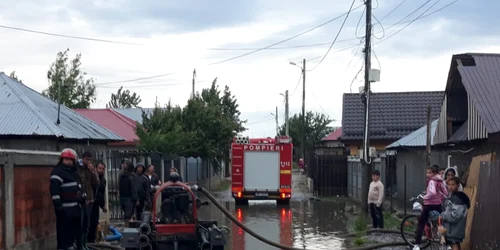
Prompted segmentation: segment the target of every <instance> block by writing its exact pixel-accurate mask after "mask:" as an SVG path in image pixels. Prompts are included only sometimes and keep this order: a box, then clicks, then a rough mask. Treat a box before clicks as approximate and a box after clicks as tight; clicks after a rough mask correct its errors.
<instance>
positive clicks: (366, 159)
mask: <svg viewBox="0 0 500 250" xmlns="http://www.w3.org/2000/svg"><path fill="white" fill-rule="evenodd" d="M365 4H366V33H365V51H364V52H365V88H364V93H363V94H362V98H363V101H364V105H365V128H364V141H363V165H364V166H363V169H364V177H365V181H364V183H365V185H363V186H364V189H362V190H363V201H364V202H363V204H364V206H363V209H364V210H365V212H368V204H366V200H368V189H369V187H370V182H371V178H370V177H371V175H372V161H371V159H370V155H369V154H370V126H369V121H370V80H371V79H370V71H371V55H372V47H371V46H372V45H371V37H372V0H365Z"/></svg>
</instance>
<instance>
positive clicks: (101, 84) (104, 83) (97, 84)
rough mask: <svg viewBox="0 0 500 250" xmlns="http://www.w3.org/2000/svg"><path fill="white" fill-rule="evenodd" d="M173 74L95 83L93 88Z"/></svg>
mask: <svg viewBox="0 0 500 250" xmlns="http://www.w3.org/2000/svg"><path fill="white" fill-rule="evenodd" d="M173 74H175V72H171V73H167V74H161V75H155V76H147V77H139V78H135V79H130V80H123V81H114V82H102V83H95V84H94V85H95V86H103V85H109V84H116V83H128V82H138V81H142V80H149V79H154V78H160V77H164V76H169V75H173Z"/></svg>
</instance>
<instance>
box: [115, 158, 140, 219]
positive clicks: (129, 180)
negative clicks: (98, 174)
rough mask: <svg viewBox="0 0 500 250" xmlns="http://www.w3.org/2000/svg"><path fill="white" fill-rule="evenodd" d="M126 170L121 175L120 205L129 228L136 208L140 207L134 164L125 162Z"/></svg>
mask: <svg viewBox="0 0 500 250" xmlns="http://www.w3.org/2000/svg"><path fill="white" fill-rule="evenodd" d="M124 164H125V166H126V170H125V171H124V172H123V173H122V174H121V175H120V181H119V190H120V205H121V207H122V210H123V214H124V216H123V217H124V220H125V227H128V225H129V223H130V219H132V215H133V214H134V207H135V206H139V201H138V198H137V189H136V188H135V174H134V164H132V162H130V161H125V162H124Z"/></svg>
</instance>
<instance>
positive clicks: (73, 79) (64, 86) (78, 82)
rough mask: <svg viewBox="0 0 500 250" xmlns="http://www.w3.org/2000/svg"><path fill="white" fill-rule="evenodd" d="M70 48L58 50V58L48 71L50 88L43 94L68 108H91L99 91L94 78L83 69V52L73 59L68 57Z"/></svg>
mask: <svg viewBox="0 0 500 250" xmlns="http://www.w3.org/2000/svg"><path fill="white" fill-rule="evenodd" d="M68 52H69V49H66V50H65V51H63V52H58V53H57V56H56V60H55V62H54V63H52V65H51V66H50V69H49V71H48V72H47V79H48V80H49V88H48V89H46V90H44V91H43V92H42V94H43V95H45V96H47V97H48V98H50V99H52V100H53V101H55V102H57V101H58V100H59V98H60V100H61V104H63V105H65V106H66V107H68V108H89V107H90V105H91V104H92V103H94V102H95V100H96V96H97V92H96V87H95V85H94V79H93V78H86V76H87V73H86V72H84V71H82V62H81V57H82V55H81V54H77V55H76V56H75V58H73V59H72V60H70V59H69V57H68ZM59 89H60V97H59V93H58V92H59Z"/></svg>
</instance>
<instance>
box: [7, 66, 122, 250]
mask: <svg viewBox="0 0 500 250" xmlns="http://www.w3.org/2000/svg"><path fill="white" fill-rule="evenodd" d="M59 106H60V112H58V109H59ZM0 128H1V129H0V249H34V250H38V249H40V250H41V249H55V248H56V246H55V217H54V208H53V206H52V198H51V196H50V195H49V181H48V180H49V177H50V173H51V171H52V170H53V168H54V165H55V164H56V163H57V161H58V160H59V152H60V150H62V149H63V148H73V149H75V150H77V152H80V153H81V152H82V151H84V150H90V151H91V152H94V153H95V156H94V158H99V159H103V160H104V159H105V158H106V153H107V146H106V145H107V143H109V142H117V141H122V140H123V138H122V137H120V136H119V135H116V134H115V133H113V132H111V131H109V130H107V129H106V128H104V127H102V126H100V125H98V124H96V123H94V122H92V121H91V120H89V119H87V118H85V117H84V116H81V115H80V114H78V113H76V112H74V111H73V110H71V109H69V108H67V107H65V106H63V105H58V104H57V103H54V102H53V101H52V100H50V99H49V98H46V97H44V96H42V95H41V94H40V93H38V92H36V91H35V90H33V89H31V88H29V87H27V86H26V85H24V84H22V83H19V82H18V81H16V80H13V79H11V78H9V77H8V76H7V75H5V74H4V73H3V72H0Z"/></svg>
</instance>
